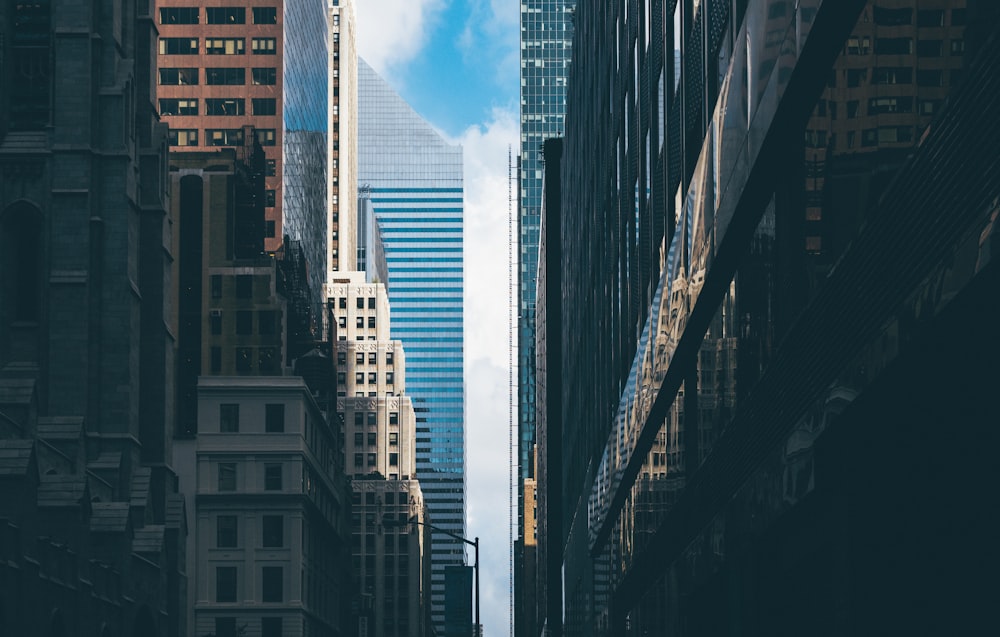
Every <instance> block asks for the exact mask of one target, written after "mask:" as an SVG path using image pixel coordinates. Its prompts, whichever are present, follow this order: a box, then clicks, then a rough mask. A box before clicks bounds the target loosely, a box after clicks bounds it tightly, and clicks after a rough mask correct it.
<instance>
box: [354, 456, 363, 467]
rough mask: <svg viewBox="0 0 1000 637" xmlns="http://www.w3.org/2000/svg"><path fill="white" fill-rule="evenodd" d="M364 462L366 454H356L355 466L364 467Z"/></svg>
mask: <svg viewBox="0 0 1000 637" xmlns="http://www.w3.org/2000/svg"><path fill="white" fill-rule="evenodd" d="M364 464H365V454H363V453H356V454H354V466H355V467H362V466H364Z"/></svg>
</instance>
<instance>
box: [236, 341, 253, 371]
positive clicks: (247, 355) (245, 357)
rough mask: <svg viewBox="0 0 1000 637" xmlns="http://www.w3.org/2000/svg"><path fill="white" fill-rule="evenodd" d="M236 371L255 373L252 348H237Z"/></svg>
mask: <svg viewBox="0 0 1000 637" xmlns="http://www.w3.org/2000/svg"><path fill="white" fill-rule="evenodd" d="M236 371H237V372H244V373H245V372H252V371H253V348H252V347H237V348H236Z"/></svg>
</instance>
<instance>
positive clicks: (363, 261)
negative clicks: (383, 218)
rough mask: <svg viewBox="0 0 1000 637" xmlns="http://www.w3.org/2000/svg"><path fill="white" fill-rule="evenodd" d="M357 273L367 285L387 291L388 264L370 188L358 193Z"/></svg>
mask: <svg viewBox="0 0 1000 637" xmlns="http://www.w3.org/2000/svg"><path fill="white" fill-rule="evenodd" d="M357 269H358V272H364V273H365V281H367V282H368V283H381V284H382V285H384V286H385V289H386V290H388V289H389V264H388V263H386V260H385V242H383V241H382V230H381V229H380V228H379V227H378V219H377V218H376V217H375V208H374V207H372V193H371V189H370V188H362V189H361V190H360V191H359V192H358V268H357Z"/></svg>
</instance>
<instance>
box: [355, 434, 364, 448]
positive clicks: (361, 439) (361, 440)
mask: <svg viewBox="0 0 1000 637" xmlns="http://www.w3.org/2000/svg"><path fill="white" fill-rule="evenodd" d="M363 444H365V435H364V434H363V433H361V432H360V431H355V432H354V446H355V447H360V446H361V445H363Z"/></svg>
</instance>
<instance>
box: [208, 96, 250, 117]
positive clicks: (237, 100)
mask: <svg viewBox="0 0 1000 637" xmlns="http://www.w3.org/2000/svg"><path fill="white" fill-rule="evenodd" d="M244 114H246V100H245V99H243V98H242V97H228V98H209V99H206V100H205V115H244Z"/></svg>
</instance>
